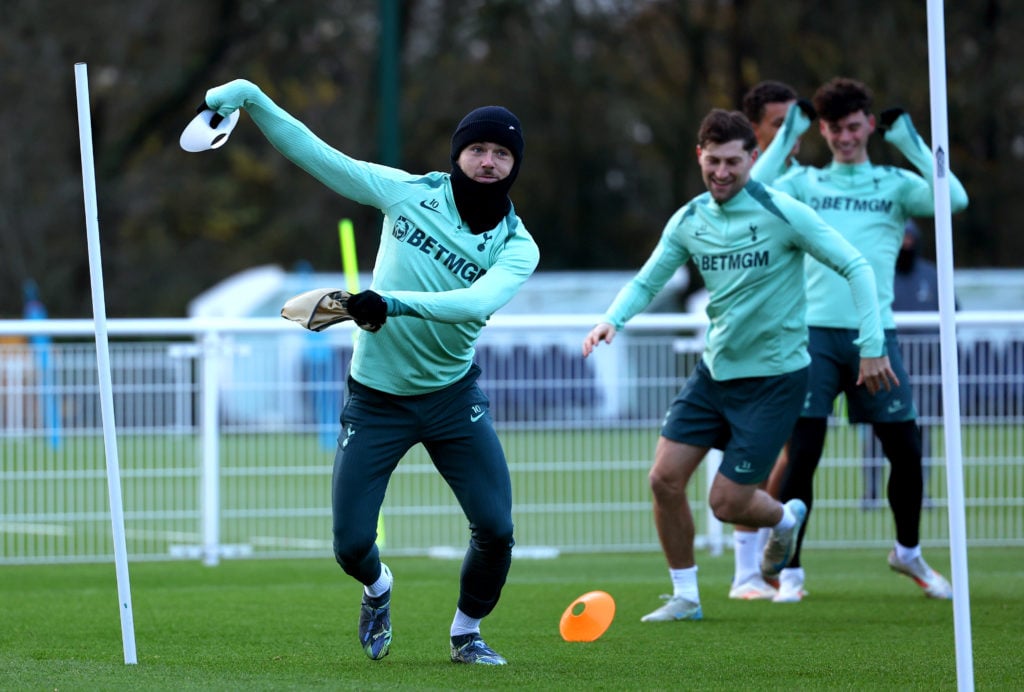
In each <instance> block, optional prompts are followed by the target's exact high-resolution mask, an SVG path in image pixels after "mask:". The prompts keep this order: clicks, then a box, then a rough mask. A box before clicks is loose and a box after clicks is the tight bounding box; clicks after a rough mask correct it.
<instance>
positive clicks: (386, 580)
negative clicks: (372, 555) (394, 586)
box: [363, 562, 394, 598]
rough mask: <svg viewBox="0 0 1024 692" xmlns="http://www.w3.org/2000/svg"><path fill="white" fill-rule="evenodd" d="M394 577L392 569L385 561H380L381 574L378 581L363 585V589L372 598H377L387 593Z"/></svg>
mask: <svg viewBox="0 0 1024 692" xmlns="http://www.w3.org/2000/svg"><path fill="white" fill-rule="evenodd" d="M393 581H394V579H393V578H392V577H391V570H390V569H388V566H387V565H385V564H384V563H383V562H382V563H380V576H379V577H377V581H375V582H373V583H372V584H367V585H366V586H364V587H363V591H364V592H366V595H367V596H369V597H370V598H377V597H378V596H383V595H384V594H386V593H387V591H388V589H390V588H391V582H393Z"/></svg>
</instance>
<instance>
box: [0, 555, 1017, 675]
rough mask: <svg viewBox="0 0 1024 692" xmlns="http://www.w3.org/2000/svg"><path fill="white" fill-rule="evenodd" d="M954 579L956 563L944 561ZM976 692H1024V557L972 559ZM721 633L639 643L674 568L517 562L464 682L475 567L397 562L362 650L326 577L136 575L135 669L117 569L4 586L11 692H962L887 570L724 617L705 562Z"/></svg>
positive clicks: (947, 659) (148, 569) (929, 627)
mask: <svg viewBox="0 0 1024 692" xmlns="http://www.w3.org/2000/svg"><path fill="white" fill-rule="evenodd" d="M928 558H929V559H930V561H931V562H932V564H933V565H934V566H936V567H938V568H940V569H941V570H942V571H944V572H948V556H947V554H946V553H945V552H943V551H939V550H931V551H928ZM969 560H970V576H969V582H970V590H971V604H970V605H971V609H970V610H971V621H972V638H973V661H974V669H975V682H976V686H977V688H978V689H988V690H1004V689H1020V687H1021V682H1022V679H1024V677H1022V674H1021V667H1022V662H1024V655H1022V653H1021V646H1020V645H1021V642H1022V639H1021V634H1020V622H1021V619H1022V615H1024V549H1020V548H1012V549H1007V548H998V549H989V548H978V549H973V550H972V551H971V553H970V555H969ZM698 561H699V565H700V583H701V593H702V601H703V606H704V613H705V620H704V621H702V622H681V623H657V624H647V623H645V624H641V623H640V621H639V620H640V616H641V615H643V614H644V613H645V612H647V611H649V610H652V609H653V608H654V607H656V606H657V605H658V604H659V600H658V598H657V597H658V595H659V594H661V593H664V592H665V591H666V590H667V589H668V577H667V574H666V570H665V566H664V562H663V560H662V557H661V555H660V554H651V553H642V554H635V555H618V554H616V555H570V556H563V557H561V558H558V559H555V560H525V559H520V560H516V561H515V562H514V563H513V567H512V573H511V575H510V578H509V582H508V584H507V586H506V588H505V592H504V594H503V597H502V601H501V603H500V604H499V606H498V608H497V610H496V611H495V612H494V613H493V614H492V616H491V617H489V618H487V619H486V620H485V622H484V628H483V633H484V636H485V638H486V639H487V641H488V642H489V643H490V644H491V645H492V646H494V647H495V648H496V649H497V650H498V651H500V652H501V653H502V654H504V655H505V656H506V657H507V658H508V659H509V665H508V666H507V667H504V668H482V667H481V668H470V667H464V666H455V665H453V664H451V663H450V662H448V652H447V634H448V626H449V624H450V622H451V618H452V614H453V609H454V604H455V598H456V590H457V580H458V571H459V565H458V563H457V562H453V561H441V560H430V559H426V558H391V559H389V560H388V562H389V564H390V565H391V567H392V569H393V571H394V572H395V575H396V579H397V582H396V588H395V592H394V599H393V620H394V626H395V640H394V645H393V648H392V653H391V655H390V656H389V657H387V658H386V659H384V660H382V661H379V662H374V661H369V660H367V659H366V658H365V657H364V655H363V654H362V652H361V650H360V649H359V647H358V645H357V644H356V640H355V628H356V619H357V612H358V602H359V586H358V585H357V584H356V583H355V582H353V581H352V580H351V579H349V578H348V577H346V576H345V575H344V574H343V573H342V572H341V571H340V569H338V567H337V566H336V565H334V563H333V562H331V561H330V559H329V558H327V559H323V560H277V561H259V560H256V561H240V562H225V563H223V564H221V565H220V566H219V567H215V568H208V567H203V566H202V565H200V564H198V563H192V562H172V563H139V564H133V565H131V581H132V597H133V606H134V620H135V630H136V641H137V647H138V665H134V666H126V665H124V662H123V660H124V659H123V653H122V648H121V631H120V620H119V618H118V612H117V592H116V581H115V576H114V568H113V565H109V564H108V565H59V566H18V567H3V568H0V613H2V616H3V617H2V626H0V689H3V690H8V689H12V690H44V689H45V690H114V689H132V690H180V689H194V690H242V689H246V690H281V689H296V690H298V689H318V688H319V689H359V690H371V689H407V690H414V689H416V690H419V689H530V690H533V689H545V690H547V689H574V690H626V689H629V690H634V689H635V690H652V689H701V690H707V689H722V690H727V689H745V690H758V689H798V690H804V689H914V690H916V689H921V690H924V689H928V690H932V689H955V688H956V658H955V637H954V631H953V609H952V605H951V604H950V603H949V602H937V601H931V600H928V599H926V598H924V597H923V596H922V595H921V594H920V592H919V589H918V587H917V586H915V585H914V584H913V583H912V582H911V581H910V580H908V579H906V578H905V577H901V576H899V575H896V574H894V573H892V572H891V571H890V570H889V569H888V567H887V566H886V563H885V552H884V551H878V550H816V551H809V552H808V554H806V555H805V557H804V563H805V567H806V569H807V571H808V583H807V587H808V589H809V590H810V591H811V594H810V596H809V597H808V598H807V599H806V600H805V601H804V602H803V603H800V604H786V605H782V604H773V603H765V602H733V601H730V600H729V599H728V598H727V597H726V593H727V590H728V582H729V579H730V577H731V574H732V554H731V553H729V552H727V553H726V554H725V555H723V556H721V557H710V556H707V555H704V554H701V555H699V556H698ZM593 589H602V590H605V591H608V592H609V593H611V594H612V595H613V596H614V597H615V599H616V603H617V613H616V618H615V621H614V622H613V623H612V626H611V628H610V629H609V630H608V632H607V633H606V634H605V635H604V637H602V638H601V639H599V640H598V641H597V642H593V643H589V644H583V643H567V642H564V641H562V640H561V638H560V637H559V634H558V621H559V618H560V616H561V614H562V612H563V610H564V609H565V608H566V607H567V606H568V605H569V604H570V603H571V602H572V601H573V600H574V599H575V598H576V597H577V596H579V595H580V594H582V593H584V592H586V591H590V590H593Z"/></svg>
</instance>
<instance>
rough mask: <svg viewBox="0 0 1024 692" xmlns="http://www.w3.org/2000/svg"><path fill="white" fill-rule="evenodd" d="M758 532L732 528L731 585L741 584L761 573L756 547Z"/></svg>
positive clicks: (758, 553)
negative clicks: (732, 564)
mask: <svg viewBox="0 0 1024 692" xmlns="http://www.w3.org/2000/svg"><path fill="white" fill-rule="evenodd" d="M759 537H760V536H759V532H757V533H755V532H753V531H740V530H738V529H735V530H733V533H732V543H733V552H734V556H733V563H734V565H735V567H734V570H733V577H732V585H733V586H736V585H737V584H742V583H743V582H745V581H747V580H748V579H751V578H753V577H755V576H757V575H758V574H760V573H761V567H760V566H759V564H758V560H759V557H760V552H759V551H758V549H757V544H758V538H759Z"/></svg>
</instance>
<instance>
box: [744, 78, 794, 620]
mask: <svg viewBox="0 0 1024 692" xmlns="http://www.w3.org/2000/svg"><path fill="white" fill-rule="evenodd" d="M796 102H797V93H796V90H795V89H793V87H791V86H789V85H788V84H784V83H783V82H777V81H773V80H767V81H763V82H758V83H757V84H755V85H754V86H753V87H751V88H750V90H749V91H747V93H746V94H745V95H744V96H743V114H744V115H746V116H747V120H749V121H750V124H751V126H752V127H753V128H754V136H755V137H756V138H757V150H758V151H759V152H763V151H765V150H766V149H767V148H768V145H769V144H771V141H772V139H774V138H775V133H777V132H778V131H779V128H780V127H782V123H784V122H785V120H786V113H787V112H789V107H790V106H792V105H793V104H794V103H796ZM799 151H800V140H799V139H797V141H796V144H794V145H793V148H792V149H791V150H790V152H789V156H787V157H786V158H785V160H784V161H783V162H782V165H781V170H780V173H781V172H782V171H785V170H786V169H788V168H790V167H791V166H793V165H796V158H795V157H796V155H797V154H798V153H799ZM787 451H788V450H787V446H786V445H784V446H783V448H782V451H780V452H779V456H778V458H777V459H776V460H775V466H774V467H773V468H772V472H771V475H770V476H769V477H768V478H767V479H765V480H764V481H763V482H762V483H761V489H762V490H767V491H768V494H770V495H771V496H772V497H774V498H776V499H778V497H779V486H780V485H781V482H782V481H781V478H782V473H783V472H784V470H785V468H786V459H787ZM769 533H770V529H768V528H762V529H760V530H758V529H755V528H754V527H752V526H740V525H736V526H733V533H732V537H733V578H732V585H731V586H730V588H729V598H735V599H740V600H747V601H750V600H771V599H772V598H774V597H775V594H776V593H778V591H777V590H776V588H775V586H774V585H772V584H769V583H768V582H766V581H765V580H764V578H763V577H762V576H761V570H760V567H759V565H758V557H759V556H760V555H761V553H762V552H763V551H764V546H765V545H766V544H767V542H768V534H769Z"/></svg>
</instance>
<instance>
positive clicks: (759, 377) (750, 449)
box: [583, 109, 895, 622]
mask: <svg viewBox="0 0 1024 692" xmlns="http://www.w3.org/2000/svg"><path fill="white" fill-rule="evenodd" d="M756 144H757V141H756V139H755V137H754V131H753V129H751V127H750V123H749V121H748V120H747V119H746V117H745V116H744V115H743V114H742V113H740V112H738V111H732V112H729V111H725V110H721V109H715V110H712V111H711V112H710V113H709V114H708V115H707V116H706V117H705V118H704V120H703V121H702V122H701V125H700V130H699V132H698V135H697V162H698V164H699V165H700V169H701V176H702V178H703V180H704V184H705V186H706V187H707V192H706V193H704V194H702V195H699V196H698V197H695V198H694V199H692V200H690V202H689V203H687V204H686V205H685V206H683V207H681V208H680V209H679V210H678V211H676V212H675V213H674V214H673V215H672V216H671V218H669V220H668V222H667V223H666V224H665V228H664V230H663V231H662V235H661V239H660V240H659V242H658V245H657V247H656V248H655V250H654V252H653V254H652V255H651V256H650V257H649V258H648V260H647V262H646V263H645V264H644V266H643V267H642V268H641V269H640V271H639V272H638V273H637V275H636V276H635V277H633V279H632V280H631V281H630V282H629V283H627V284H626V285H625V286H624V287H623V288H622V289H621V290H620V291H619V293H618V295H617V296H616V298H615V300H614V301H613V302H612V304H611V306H610V307H609V308H608V311H607V312H606V313H605V315H604V320H603V321H602V322H600V323H599V324H597V325H596V326H595V327H594V328H593V329H592V330H591V331H590V333H589V334H587V336H586V337H585V338H584V340H583V356H584V357H587V356H589V355H590V354H591V353H592V352H593V350H594V348H595V347H597V345H598V344H600V343H601V342H602V341H603V342H605V343H608V344H610V343H611V342H612V340H613V339H614V338H615V334H616V333H617V331H618V330H619V329H621V328H622V327H623V325H625V324H626V322H627V321H628V320H629V319H630V318H632V317H633V316H634V315H636V314H638V313H639V312H640V311H642V310H643V309H644V308H645V307H646V306H647V305H648V304H649V303H650V302H651V300H652V298H653V297H654V296H655V295H656V294H657V293H658V291H659V290H661V288H662V287H663V286H664V285H665V283H666V282H667V281H668V279H669V278H670V277H671V276H672V274H673V273H674V272H675V271H676V269H677V268H678V267H680V266H681V265H683V264H685V263H686V262H687V261H689V260H691V259H692V260H693V262H694V264H695V265H696V268H697V270H698V271H699V272H700V273H701V276H702V277H703V279H704V283H705V285H706V286H707V289H708V295H709V302H708V307H707V314H708V318H709V320H710V326H709V329H708V332H707V335H706V337H705V341H706V347H705V349H704V352H703V354H702V356H701V360H700V362H699V363H698V364H697V366H696V368H695V369H694V371H693V373H692V374H691V375H690V377H689V379H688V380H687V382H686V383H685V385H684V386H683V388H682V390H681V391H680V392H679V394H678V395H677V397H676V398H675V400H674V401H673V402H672V403H671V405H670V406H669V409H668V412H667V414H666V416H665V422H664V425H663V427H662V429H661V435H660V437H659V438H658V444H657V447H656V449H655V453H654V465H653V466H652V468H651V471H650V474H649V479H650V484H651V491H652V494H653V501H654V524H655V527H656V528H657V531H658V538H659V540H660V541H661V546H662V550H663V551H664V553H665V558H666V561H667V563H668V568H669V577H670V579H671V581H672V587H673V588H672V595H671V596H670V597H668V600H667V602H666V603H665V604H664V605H662V606H661V607H660V608H658V609H656V610H654V611H653V612H651V613H649V614H647V615H645V616H644V617H643V618H641V620H642V621H644V622H656V621H672V620H700V619H701V618H702V617H703V614H702V610H701V605H700V595H699V593H698V589H697V566H696V563H695V561H694V552H693V538H694V526H693V516H692V514H691V512H690V505H689V502H688V500H687V497H686V493H687V485H688V483H689V480H690V477H691V476H692V475H693V473H694V471H695V470H696V469H697V466H698V464H700V462H701V460H702V459H703V458H704V455H705V454H706V453H707V451H708V450H709V449H710V448H711V447H715V448H717V449H721V450H722V451H723V459H722V463H721V466H720V467H719V469H718V473H717V474H716V475H715V478H714V481H713V483H712V486H711V489H710V492H709V496H708V503H709V506H710V507H711V509H712V511H713V512H714V514H715V516H716V517H717V518H718V519H719V520H721V521H724V522H731V523H740V524H744V525H747V526H753V527H761V526H768V527H771V528H772V534H771V538H770V539H769V541H768V544H767V545H766V547H765V550H764V554H763V555H762V559H761V570H762V573H763V576H764V577H766V578H774V577H776V576H778V574H779V571H780V570H781V569H782V568H783V567H785V566H786V564H787V563H788V561H789V559H790V554H791V552H792V548H793V545H794V540H795V538H796V534H797V532H798V531H799V528H800V525H801V524H802V523H803V517H804V513H805V512H804V506H803V503H802V502H801V501H800V500H794V501H792V502H788V503H786V504H785V505H783V504H782V503H780V502H779V501H778V500H776V499H774V498H772V497H771V496H770V495H768V493H766V492H765V491H763V490H761V489H759V488H758V485H759V484H760V482H761V481H762V480H764V479H765V478H767V476H768V473H769V472H770V471H771V469H772V466H773V465H774V463H775V458H776V455H777V454H778V452H779V449H781V447H782V444H783V442H785V440H786V437H787V435H788V434H789V431H790V430H791V426H792V425H793V423H794V422H795V421H796V418H797V416H798V415H799V412H800V406H801V405H802V404H803V400H804V396H805V394H806V390H807V366H808V363H809V361H810V358H809V356H808V355H807V327H806V325H805V322H804V308H805V298H804V282H803V263H804V254H805V253H811V254H812V255H813V256H814V257H816V258H817V259H819V260H820V261H822V262H824V263H825V264H827V265H828V266H830V267H832V268H833V269H834V270H835V271H836V272H838V275H841V276H842V280H843V281H845V282H846V283H844V284H843V285H844V287H845V286H847V284H848V288H846V290H847V291H850V292H852V293H853V295H854V296H855V298H856V314H857V316H858V319H859V321H860V340H859V350H860V352H861V354H862V356H863V357H862V358H861V362H860V375H859V378H858V379H859V381H860V382H861V383H862V384H864V385H865V386H866V387H868V388H869V389H870V390H871V391H877V390H878V389H884V388H886V387H890V386H892V385H893V384H895V382H894V375H893V372H892V370H891V369H890V368H889V361H888V358H886V356H885V354H884V353H883V349H884V343H883V339H884V337H883V334H882V328H881V323H880V320H879V314H878V306H877V301H876V298H875V293H874V276H873V274H872V272H871V268H870V267H869V266H868V263H867V261H866V260H865V259H864V258H863V257H862V256H861V255H860V253H858V252H857V251H856V250H855V249H854V248H853V246H851V245H850V244H849V243H847V242H846V241H845V240H843V238H842V236H840V235H839V233H837V232H836V231H835V230H833V229H832V228H830V227H829V226H827V225H826V224H825V223H824V222H823V221H822V220H821V218H820V217H819V216H818V215H817V214H815V213H814V211H813V210H812V209H811V208H810V207H808V206H807V205H805V204H801V203H799V202H796V201H795V200H793V199H792V198H790V197H789V196H787V195H782V194H778V193H777V192H775V191H774V190H771V189H770V188H767V187H765V186H764V185H761V184H760V183H758V182H756V181H753V180H751V179H750V169H751V167H752V166H753V163H754V160H755V159H756V158H757V151H756V149H755V147H756Z"/></svg>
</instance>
